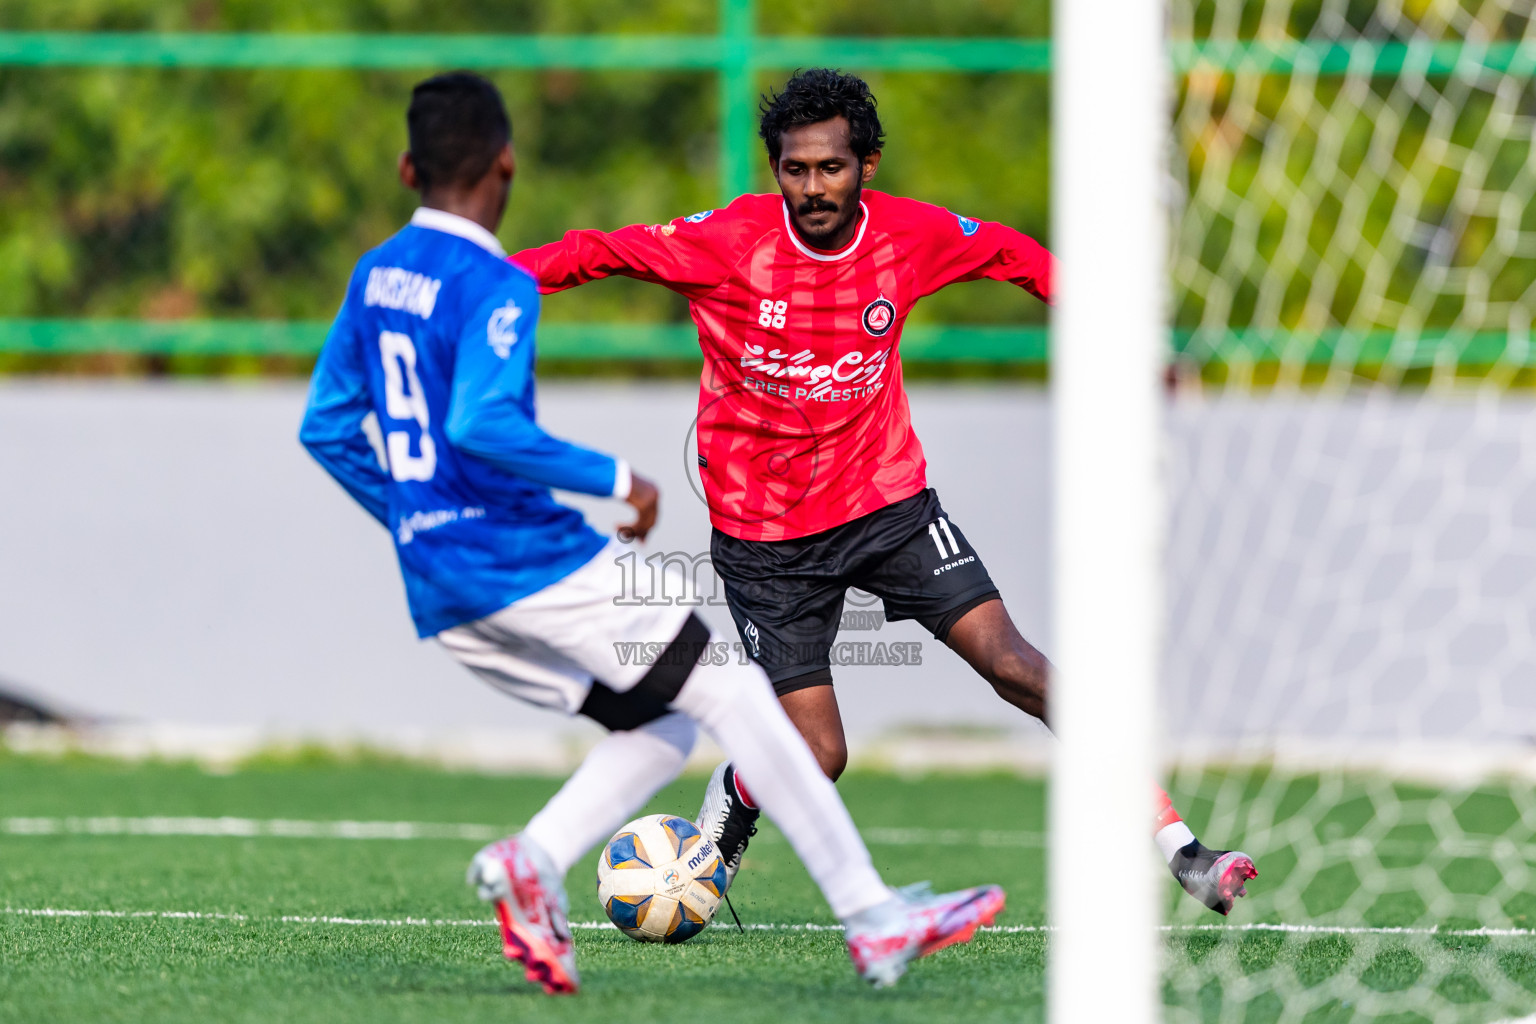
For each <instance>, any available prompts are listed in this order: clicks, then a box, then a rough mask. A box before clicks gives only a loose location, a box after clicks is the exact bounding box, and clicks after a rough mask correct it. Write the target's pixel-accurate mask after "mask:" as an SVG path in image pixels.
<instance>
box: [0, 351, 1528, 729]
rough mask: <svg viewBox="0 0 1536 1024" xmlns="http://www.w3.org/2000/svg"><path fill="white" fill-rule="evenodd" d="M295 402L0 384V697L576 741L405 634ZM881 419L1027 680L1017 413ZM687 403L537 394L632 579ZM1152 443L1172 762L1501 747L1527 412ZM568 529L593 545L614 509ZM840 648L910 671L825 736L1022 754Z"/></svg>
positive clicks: (386, 577)
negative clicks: (608, 479)
mask: <svg viewBox="0 0 1536 1024" xmlns="http://www.w3.org/2000/svg"><path fill="white" fill-rule="evenodd" d="M303 401H304V395H303V389H302V388H301V387H298V386H295V385H289V384H283V385H274V384H252V385H229V384H203V383H199V384H166V385H146V384H142V383H136V384H125V385H105V384H84V385H82V384H76V383H67V384H60V383H29V382H14V381H13V382H9V383H0V680H6V681H9V682H11V683H15V684H19V685H20V686H22V687H24V688H25V689H27V690H29V691H31V692H33V693H36V694H38V695H40V696H42V697H44V698H47V699H49V700H51V701H53V702H55V703H57V704H59V705H62V706H64V707H65V708H67V709H70V710H75V711H80V712H85V713H87V714H91V715H99V716H106V717H109V718H117V719H125V720H130V721H138V722H179V723H190V724H194V725H206V726H220V727H234V726H238V727H246V728H250V729H256V730H260V731H263V732H265V733H268V734H280V735H296V734H297V735H316V736H326V737H357V738H362V739H376V740H398V738H399V737H401V736H407V735H427V734H450V733H451V734H455V735H462V734H463V733H464V732H465V731H466V730H486V731H488V732H492V733H496V734H498V735H501V734H504V733H506V732H508V731H516V732H524V733H531V732H533V731H537V732H538V733H540V734H541V735H545V736H548V735H549V733H550V730H551V729H554V730H555V731H556V735H568V736H570V735H574V736H581V735H590V733H588V732H587V731H586V727H585V726H583V725H580V724H576V725H573V724H571V723H569V722H567V721H565V720H563V719H559V718H557V717H555V716H552V715H548V714H545V713H542V712H535V711H532V710H530V709H528V708H525V707H523V706H521V705H519V704H517V703H515V702H514V701H511V700H508V699H506V698H503V697H501V696H499V695H497V694H495V693H493V692H492V691H491V690H490V689H488V688H487V687H485V686H484V685H483V684H481V683H479V682H478V681H476V680H475V679H474V678H473V677H472V676H470V675H469V674H468V673H467V672H464V671H462V670H460V669H459V668H457V667H456V666H455V665H454V664H453V663H451V662H450V661H449V660H448V658H447V657H446V656H445V655H444V654H442V652H440V651H439V650H438V649H437V648H436V646H435V645H434V644H432V643H430V642H427V643H422V642H418V641H417V640H416V639H415V637H414V634H413V631H412V629H411V625H410V621H409V618H408V616H407V614H406V610H405V602H404V598H403V593H402V588H401V584H400V581H399V578H398V574H397V571H396V569H395V565H394V559H393V554H392V550H391V547H390V544H389V540H388V537H387V536H386V535H385V533H384V532H383V531H382V530H381V529H379V528H378V527H377V526H376V525H374V524H373V522H372V521H371V520H370V519H369V518H368V517H367V516H366V515H365V514H364V513H363V512H362V511H361V510H360V509H357V508H356V507H354V506H353V505H352V503H351V502H350V500H349V499H347V498H346V496H345V495H344V494H343V493H342V492H341V491H340V489H339V488H337V487H336V486H335V485H334V484H332V483H331V482H330V480H329V479H328V478H327V477H325V475H324V474H323V473H322V472H321V471H320V470H319V469H318V468H317V467H316V466H314V465H313V464H312V463H311V462H310V461H309V459H308V457H307V456H306V455H305V454H304V452H303V451H302V449H300V448H299V446H298V444H297V442H296V441H295V439H294V435H295V431H296V429H297V424H298V419H299V415H300V411H301V409H302V406H303ZM911 401H912V408H913V417H914V419H915V421H916V424H917V429H918V431H919V434H920V436H921V437H922V438H923V440H924V444H925V447H926V449H927V452H928V458H929V464H930V465H929V472H930V480H931V482H932V483H933V484H934V485H935V486H936V487H937V488H938V490H939V494H940V496H941V497H942V498H943V500H944V503H945V506H946V508H947V510H948V511H949V512H950V513H951V515H952V517H953V518H954V520H955V521H956V522H957V523H959V524H960V525H961V526H963V528H964V529H965V531H966V534H967V535H968V536H969V537H970V538H971V540H972V541H973V542H974V543H975V545H976V546H977V548H978V550H979V551H980V552H981V554H982V556H983V558H984V559H985V561H986V563H987V565H988V567H989V568H990V569H991V571H992V574H993V577H994V578H995V579H996V580H997V582H998V584H999V585H1000V586H1001V588H1002V591H1003V594H1004V597H1005V599H1006V601H1007V603H1008V605H1009V608H1010V609H1011V611H1012V612H1013V614H1014V617H1015V619H1016V620H1017V621H1018V623H1019V624H1020V626H1021V628H1022V629H1023V631H1024V633H1025V635H1026V636H1028V637H1030V638H1031V639H1034V640H1036V642H1037V643H1039V644H1040V645H1041V646H1042V647H1043V648H1044V649H1045V650H1046V651H1047V653H1049V651H1050V649H1051V645H1050V633H1049V625H1050V623H1049V615H1048V607H1047V598H1046V595H1047V594H1048V593H1049V586H1048V584H1049V581H1048V579H1047V577H1046V567H1047V565H1048V552H1049V543H1050V537H1049V529H1048V523H1047V509H1048V507H1049V505H1048V499H1049V495H1048V491H1047V488H1048V484H1049V466H1048V460H1047V453H1048V452H1049V450H1050V445H1049V438H1048V434H1047V431H1048V426H1049V423H1048V420H1049V409H1048V404H1047V399H1046V395H1045V393H1044V392H1043V391H1041V390H1039V389H1035V388H1028V387H986V386H959V385H956V386H917V387H913V388H912V392H911ZM694 402H695V391H694V388H693V386H691V385H687V384H665V385H662V384H633V385H623V384H611V385H609V384H605V385H575V384H560V383H553V382H552V383H549V384H546V385H545V386H544V388H543V389H542V395H541V408H542V417H543V419H544V421H545V423H546V424H547V426H548V427H549V428H550V429H551V430H553V431H555V432H557V433H560V434H563V435H565V436H568V437H571V438H574V439H577V440H580V441H583V442H586V443H589V444H592V445H594V446H597V447H601V448H605V449H609V450H615V449H617V450H618V451H620V452H621V453H622V454H625V455H627V456H628V457H630V458H631V459H632V461H634V462H635V464H636V465H637V466H639V467H640V468H641V469H642V470H643V471H644V472H647V473H650V474H652V475H653V476H654V477H655V478H657V479H658V480H659V481H660V483H661V485H662V488H663V502H662V518H661V525H660V526H659V528H658V529H657V530H656V532H655V533H654V534H653V536H652V541H651V543H650V544H649V545H648V548H647V550H648V551H657V550H665V551H689V552H694V551H705V550H707V546H708V527H707V519H706V515H705V509H704V507H703V506H702V504H701V503H700V502H699V500H698V499H697V498H696V497H695V495H694V493H693V490H692V488H691V487H690V485H689V483H688V482H687V477H686V476H685V473H686V471H687V467H688V461H687V460H688V458H691V455H689V454H688V453H687V452H686V451H685V443H686V439H687V434H688V431H689V429H690V425H691V422H692V418H693V411H694ZM1169 442H1170V443H1169V445H1168V468H1169V483H1170V491H1171V495H1172V499H1173V508H1172V510H1171V511H1172V515H1171V530H1170V545H1169V562H1168V565H1169V582H1170V586H1169V603H1168V611H1169V617H1170V621H1169V627H1168V633H1167V649H1168V658H1167V670H1166V672H1165V679H1166V685H1165V699H1164V700H1163V702H1162V706H1163V708H1164V712H1165V717H1166V718H1167V720H1168V724H1169V726H1170V729H1171V732H1172V734H1173V736H1174V737H1175V738H1176V739H1178V740H1179V741H1180V742H1189V743H1193V744H1202V745H1215V746H1217V747H1223V746H1226V747H1230V746H1231V745H1232V744H1233V743H1237V742H1241V743H1244V744H1250V745H1251V744H1254V743H1257V744H1269V743H1273V742H1277V741H1279V740H1281V739H1284V738H1301V739H1304V740H1317V741H1322V742H1334V743H1337V741H1339V740H1341V739H1342V740H1345V741H1346V742H1349V743H1353V742H1357V741H1358V742H1370V743H1376V744H1386V745H1400V744H1404V743H1409V742H1417V741H1419V740H1432V741H1437V742H1438V741H1442V740H1443V741H1448V742H1455V743H1459V744H1466V743H1483V742H1499V743H1504V744H1526V745H1530V744H1531V743H1532V742H1533V740H1532V737H1536V404H1533V402H1532V401H1531V400H1529V399H1528V398H1523V397H1518V396H1517V397H1515V398H1505V399H1503V400H1501V401H1498V402H1494V403H1482V404H1479V403H1476V402H1473V401H1470V400H1467V399H1462V398H1457V397H1440V398H1428V397H1418V398H1411V397H1391V398H1383V399H1377V400H1372V401H1358V400H1342V399H1337V398H1333V399H1319V398H1307V399H1297V398H1290V399H1285V398H1271V399H1265V400H1251V399H1242V400H1208V401H1202V400H1200V399H1198V398H1196V399H1194V400H1181V401H1180V402H1178V403H1176V404H1175V405H1174V406H1173V407H1172V408H1171V410H1170V416H1169ZM583 505H584V507H587V508H589V509H591V510H592V512H591V517H592V519H593V521H594V522H595V523H596V524H597V525H598V526H600V527H611V526H612V525H613V524H614V523H615V522H617V521H618V519H619V518H620V517H621V513H622V512H623V511H625V509H623V508H621V507H619V506H617V505H614V504H611V503H603V502H587V501H583ZM706 613H707V614H708V615H709V617H710V618H711V619H712V620H713V621H714V622H715V624H716V625H717V627H718V628H720V629H721V630H722V631H723V632H726V633H727V634H728V635H730V636H731V638H732V639H735V635H734V632H733V631H732V626H731V624H730V620H729V617H728V616H727V615H726V614H725V612H724V609H723V608H718V607H717V608H712V609H706ZM1104 636H1105V642H1106V643H1113V642H1114V641H1115V627H1114V623H1112V622H1106V623H1105V624H1104ZM842 639H845V640H883V641H890V640H902V641H912V640H917V641H921V642H922V643H923V665H922V666H921V667H915V668H908V667H899V668H844V669H840V670H838V673H837V678H838V693H839V697H840V700H841V702H842V706H843V712H844V716H845V720H846V722H847V724H848V727H849V731H850V733H851V734H852V735H854V736H855V737H856V738H862V739H868V738H870V737H874V736H877V735H880V734H884V733H888V732H890V731H891V730H893V729H898V728H903V727H910V726H914V725H916V726H922V727H934V726H945V725H960V726H966V727H973V726H980V727H984V728H986V729H989V730H1000V731H1002V732H1005V733H1007V734H1008V735H1011V736H1015V737H1017V738H1019V739H1024V738H1028V737H1030V736H1037V735H1038V733H1037V731H1036V730H1035V729H1034V727H1033V726H1032V725H1031V724H1030V723H1028V722H1026V720H1025V719H1023V717H1022V716H1021V715H1019V714H1017V713H1016V712H1013V711H1012V710H1011V709H1009V708H1007V707H1006V706H1005V705H1003V704H1002V703H1001V702H1000V701H999V700H998V699H997V698H996V697H994V696H993V695H992V693H991V691H990V689H989V688H988V687H987V686H986V685H985V684H983V683H982V682H981V681H980V680H979V679H977V678H976V677H975V676H973V675H972V674H971V673H970V671H969V670H968V669H967V668H965V666H964V665H963V664H962V663H960V662H959V660H958V659H957V658H955V657H954V656H953V655H952V654H951V653H950V652H949V651H948V650H946V649H945V648H943V647H942V646H941V645H939V644H937V643H936V642H934V641H933V640H932V639H931V638H930V637H927V635H926V634H925V633H924V632H923V631H922V630H921V629H920V628H919V627H917V626H916V625H914V624H912V623H909V622H907V623H895V624H889V625H886V626H885V627H884V628H883V629H881V630H880V631H878V632H872V631H864V632H845V633H844V634H843V637H842ZM3 685H4V684H0V688H3Z"/></svg>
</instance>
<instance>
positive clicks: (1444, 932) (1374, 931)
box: [0, 907, 1536, 939]
mask: <svg viewBox="0 0 1536 1024" xmlns="http://www.w3.org/2000/svg"><path fill="white" fill-rule="evenodd" d="M0 915H9V916H12V917H61V918H71V917H105V918H119V919H121V918H140V919H143V918H158V919H166V920H193V921H239V922H243V921H250V922H253V923H261V922H266V921H273V922H278V923H281V924H327V925H344V926H351V927H363V928H491V927H494V926H495V922H494V921H492V920H490V919H489V918H433V917H394V918H388V917H331V916H325V915H314V916H310V915H298V914H285V915H282V916H274V917H255V916H251V915H248V914H227V913H220V912H218V911H202V910H74V909H66V908H60V907H0ZM571 927H572V928H573V929H576V930H580V931H598V930H604V929H609V928H612V927H613V925H612V924H611V923H610V922H608V921H572V922H571ZM745 927H746V929H747V931H754V932H840V931H842V930H843V926H842V925H840V924H814V923H810V922H807V923H805V924H774V923H764V924H749V925H746V926H745ZM721 928H722V929H724V930H725V931H730V930H731V926H730V925H727V924H722V925H721ZM980 930H981V931H983V932H990V933H993V934H997V935H1030V934H1036V933H1040V934H1044V933H1048V932H1051V931H1054V930H1055V929H1054V928H1052V927H1051V926H1050V925H1041V924H1010V925H986V926H983V927H982V928H981V929H980ZM1158 931H1161V932H1179V933H1182V932H1286V933H1290V934H1296V935H1382V936H1389V935H1410V936H1421V937H1434V936H1439V937H1445V938H1519V939H1528V938H1536V929H1533V928H1438V927H1435V928H1365V927H1352V926H1348V925H1326V924H1266V923H1252V924H1165V925H1161V926H1159V928H1158Z"/></svg>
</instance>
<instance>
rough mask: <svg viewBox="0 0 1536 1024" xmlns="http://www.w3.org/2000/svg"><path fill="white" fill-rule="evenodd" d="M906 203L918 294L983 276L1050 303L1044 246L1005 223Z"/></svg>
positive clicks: (1050, 268)
mask: <svg viewBox="0 0 1536 1024" xmlns="http://www.w3.org/2000/svg"><path fill="white" fill-rule="evenodd" d="M908 202H911V203H912V207H913V209H914V210H915V211H917V215H916V216H913V217H910V218H908V219H907V223H909V224H910V225H912V229H913V231H914V232H915V236H916V237H914V238H913V240H912V241H913V242H914V243H915V244H914V245H913V246H912V254H913V256H914V257H915V258H916V259H918V260H919V261H920V266H921V267H922V275H921V280H920V286H921V289H922V294H923V295H931V294H933V293H934V292H936V291H938V290H939V289H940V288H943V287H944V286H945V285H948V284H953V283H955V282H957V281H976V280H980V279H982V278H988V279H990V280H993V281H1007V282H1009V283H1010V284H1016V285H1018V286H1019V287H1020V288H1023V289H1024V290H1025V291H1027V292H1029V293H1030V294H1032V295H1034V296H1035V297H1036V298H1038V299H1041V300H1042V301H1044V302H1050V301H1051V279H1052V272H1053V269H1054V263H1053V260H1052V257H1051V254H1050V253H1049V252H1048V251H1047V250H1046V248H1045V246H1043V245H1041V244H1040V243H1039V242H1037V241H1035V240H1034V239H1033V238H1030V237H1029V236H1028V235H1026V234H1024V232H1022V231H1017V230H1015V229H1013V228H1011V227H1009V226H1008V225H1006V224H999V223H997V222H996V221H984V220H972V219H971V218H969V217H961V216H959V215H957V214H954V213H951V212H950V211H948V210H946V209H944V208H943V207H941V206H932V205H930V204H928V203H919V202H916V201H915V200H908Z"/></svg>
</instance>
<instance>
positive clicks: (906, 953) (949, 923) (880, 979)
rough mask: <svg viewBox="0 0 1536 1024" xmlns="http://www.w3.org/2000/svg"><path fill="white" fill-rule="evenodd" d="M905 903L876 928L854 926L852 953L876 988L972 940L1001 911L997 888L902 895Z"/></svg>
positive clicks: (849, 936)
mask: <svg viewBox="0 0 1536 1024" xmlns="http://www.w3.org/2000/svg"><path fill="white" fill-rule="evenodd" d="M898 898H899V899H901V900H902V902H903V903H904V904H905V906H903V907H902V908H901V910H900V911H898V912H897V913H896V915H894V916H893V919H892V920H891V921H889V922H888V923H886V924H883V925H881V926H878V927H875V928H867V929H855V928H850V929H849V930H848V932H847V935H846V938H847V941H848V955H849V957H851V958H852V959H853V966H854V969H855V970H857V971H858V972H859V977H861V978H863V979H864V980H865V981H867V982H869V983H870V984H871V985H873V986H875V987H876V988H887V987H889V986H891V985H894V984H896V981H897V979H898V978H900V977H901V976H902V975H903V974H905V973H906V970H907V964H909V963H911V962H912V961H913V960H916V959H917V958H918V957H923V956H927V955H928V954H929V953H936V952H938V951H939V950H941V949H943V948H945V947H946V946H953V945H955V944H956V943H960V942H969V941H970V939H971V936H973V935H975V934H976V929H977V928H980V927H981V926H982V925H984V924H991V923H992V922H993V920H995V919H996V917H997V915H998V913H999V912H1000V911H1001V910H1002V909H1003V902H1004V896H1003V890H1002V888H1001V887H1000V886H996V885H979V886H977V887H976V888H974V889H963V890H961V891H960V892H947V893H944V894H942V895H939V896H933V895H921V896H917V895H913V894H912V890H911V889H908V890H906V891H904V892H901V893H898Z"/></svg>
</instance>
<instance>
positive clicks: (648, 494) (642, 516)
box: [619, 473, 661, 541]
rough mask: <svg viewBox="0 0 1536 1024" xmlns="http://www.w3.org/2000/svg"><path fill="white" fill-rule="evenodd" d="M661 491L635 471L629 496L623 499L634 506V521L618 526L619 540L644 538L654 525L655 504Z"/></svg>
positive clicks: (659, 497)
mask: <svg viewBox="0 0 1536 1024" xmlns="http://www.w3.org/2000/svg"><path fill="white" fill-rule="evenodd" d="M660 499H661V492H660V491H658V490H657V489H656V485H655V484H653V483H651V482H650V481H649V480H647V479H646V478H645V477H643V476H641V475H640V474H639V473H636V474H635V475H634V477H633V481H632V482H631V484H630V486H629V497H628V498H625V499H624V500H625V501H627V502H629V503H630V504H631V505H633V506H634V508H635V521H634V522H632V523H629V524H627V525H621V526H620V527H619V540H623V541H630V540H645V538H646V535H647V534H649V533H650V532H651V527H653V526H655V525H656V506H657V503H658V502H659V501H660Z"/></svg>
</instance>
